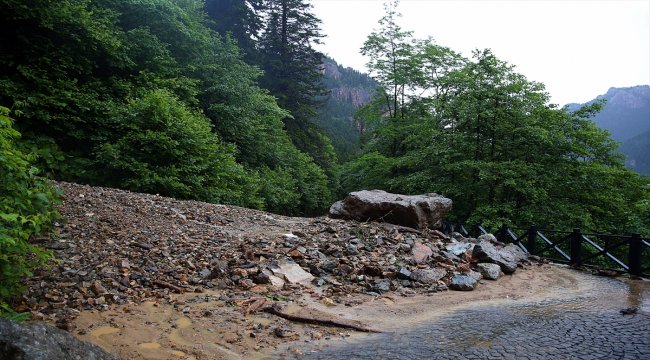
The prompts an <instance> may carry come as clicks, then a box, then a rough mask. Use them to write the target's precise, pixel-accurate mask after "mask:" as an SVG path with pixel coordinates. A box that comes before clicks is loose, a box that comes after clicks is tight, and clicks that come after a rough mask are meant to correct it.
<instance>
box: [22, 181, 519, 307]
mask: <svg viewBox="0 0 650 360" xmlns="http://www.w3.org/2000/svg"><path fill="white" fill-rule="evenodd" d="M56 185H57V186H59V187H60V188H61V189H62V190H63V191H64V194H65V195H64V199H63V203H62V204H61V205H60V206H59V209H60V212H61V214H62V215H63V217H64V220H63V221H62V222H61V223H59V224H57V227H56V230H57V234H56V235H55V236H54V237H53V238H52V239H50V240H43V242H42V243H39V244H38V245H41V246H44V247H46V248H49V249H52V251H53V253H54V256H55V257H56V258H57V259H59V261H58V262H56V263H53V264H52V266H51V267H49V268H46V269H40V270H37V271H35V272H34V276H33V277H31V278H30V279H29V280H28V281H27V292H26V293H25V295H24V296H23V297H22V298H21V299H19V301H18V303H16V304H14V305H15V306H14V307H15V309H16V310H18V311H32V313H34V314H40V315H39V317H41V318H49V319H51V320H57V319H69V318H74V317H75V316H76V314H77V313H78V311H80V310H105V309H108V308H109V307H110V306H113V305H126V304H129V303H133V302H135V303H140V302H143V301H145V300H148V299H167V300H169V299H171V297H170V296H171V295H172V294H175V293H190V292H197V293H199V292H203V291H206V290H219V291H221V294H222V295H221V297H222V298H223V299H224V301H225V302H226V303H227V304H232V301H231V300H229V299H234V298H238V299H247V298H251V297H253V296H266V297H268V298H273V299H282V300H283V301H292V300H296V299H299V298H300V297H301V296H304V295H308V296H311V297H313V298H315V299H317V300H318V301H321V302H322V303H324V304H327V305H328V306H332V305H336V304H341V303H345V302H346V301H349V300H346V299H348V298H347V297H348V295H349V294H364V293H374V294H384V293H386V292H393V291H394V292H395V293H396V294H402V295H403V296H412V295H413V294H415V293H431V292H436V291H442V290H444V289H446V288H447V287H448V286H452V284H453V279H454V278H455V277H456V276H458V275H468V274H471V271H472V269H478V270H479V271H481V267H477V266H476V264H477V263H478V262H489V263H498V264H499V265H500V266H501V267H502V268H504V267H505V268H506V269H507V271H506V269H504V272H506V273H510V272H512V271H514V268H515V267H516V266H517V262H518V261H524V258H523V257H521V254H519V253H517V251H516V250H517V249H516V247H514V248H513V247H499V248H498V249H497V247H495V245H493V244H492V243H489V242H480V243H479V242H478V240H476V239H471V238H463V237H462V236H459V235H458V234H452V235H453V236H452V237H449V236H447V235H445V234H443V233H441V232H439V231H437V230H431V229H427V228H421V230H416V229H413V228H411V227H404V226H396V225H392V224H387V223H377V222H358V221H344V220H338V219H331V218H327V217H317V218H290V217H284V216H280V215H270V214H267V213H264V212H261V211H256V210H251V209H244V208H239V207H236V206H224V205H214V204H207V203H202V202H197V201H180V200H175V199H170V198H165V197H161V196H157V195H147V194H136V193H131V192H127V191H121V190H115V189H108V188H101V187H89V186H83V185H77V184H71V183H64V182H60V183H56ZM443 199H444V198H443ZM440 201H442V203H445V201H443V200H440ZM90 213H92V214H93V215H92V216H88V214H90ZM456 239H459V240H461V241H462V243H458V242H456V241H457V240H456ZM486 244H487V245H486ZM472 246H474V249H473V250H471V247H472ZM461 250H462V251H461ZM481 251H482V252H481ZM486 251H487V252H486ZM452 253H453V254H452ZM454 254H457V255H454ZM494 254H497V255H498V256H497V255H494ZM524 257H525V254H524ZM506 260H507V261H506ZM503 264H505V265H506V266H504V265H503ZM511 270H512V271H511ZM486 278H489V277H488V276H486ZM169 301H171V300H169Z"/></svg>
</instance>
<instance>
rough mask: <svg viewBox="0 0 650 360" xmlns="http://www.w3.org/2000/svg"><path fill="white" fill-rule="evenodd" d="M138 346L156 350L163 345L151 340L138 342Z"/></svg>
mask: <svg viewBox="0 0 650 360" xmlns="http://www.w3.org/2000/svg"><path fill="white" fill-rule="evenodd" d="M138 347H140V348H142V349H147V350H155V349H160V347H161V345H160V344H158V343H155V342H149V343H142V344H138ZM183 355H185V354H183Z"/></svg>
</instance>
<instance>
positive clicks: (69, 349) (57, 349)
mask: <svg viewBox="0 0 650 360" xmlns="http://www.w3.org/2000/svg"><path fill="white" fill-rule="evenodd" d="M0 359H5V360H18V359H20V360H27V359H34V360H36V359H38V360H59V359H89V360H95V359H97V360H103V359H106V360H109V359H110V360H117V359H118V358H117V357H116V356H113V355H111V354H109V353H107V352H105V351H104V350H102V349H101V348H100V347H99V346H97V345H94V344H90V343H87V342H83V341H81V340H78V339H77V338H75V337H74V336H72V335H71V334H70V333H68V332H66V331H63V330H60V329H57V328H54V327H51V326H48V325H45V324H41V323H23V324H18V323H15V322H13V321H9V320H4V319H2V318H0Z"/></svg>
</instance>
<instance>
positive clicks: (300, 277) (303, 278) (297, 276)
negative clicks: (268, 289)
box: [270, 261, 314, 285]
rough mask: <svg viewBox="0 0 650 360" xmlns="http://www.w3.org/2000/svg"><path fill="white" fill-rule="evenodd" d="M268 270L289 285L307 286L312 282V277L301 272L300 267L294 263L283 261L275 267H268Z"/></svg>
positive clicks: (305, 272)
mask: <svg viewBox="0 0 650 360" xmlns="http://www.w3.org/2000/svg"><path fill="white" fill-rule="evenodd" d="M270 269H271V271H273V274H274V275H275V276H277V277H279V278H284V279H285V280H286V281H288V282H289V283H291V284H305V285H307V284H309V283H311V281H312V280H314V275H312V274H310V273H309V272H307V271H305V270H303V268H301V267H300V265H298V264H296V263H294V262H289V261H283V262H280V263H278V264H277V266H272V267H270ZM274 285H275V284H274Z"/></svg>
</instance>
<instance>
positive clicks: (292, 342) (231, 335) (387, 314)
mask: <svg viewBox="0 0 650 360" xmlns="http://www.w3.org/2000/svg"><path fill="white" fill-rule="evenodd" d="M567 289H569V290H567ZM584 290H585V289H583V288H582V287H581V285H580V283H579V282H578V281H577V280H576V278H575V276H574V273H573V272H572V271H569V270H567V269H564V268H562V267H558V266H554V265H540V266H534V267H531V268H529V269H527V270H525V271H519V272H517V273H515V274H513V275H511V276H505V277H502V278H501V279H499V280H497V281H490V282H489V283H488V282H485V284H482V286H479V287H477V289H476V290H474V291H472V292H454V291H447V292H439V293H435V294H431V295H428V296H427V295H417V296H413V297H402V296H395V295H389V294H386V295H383V296H369V295H363V294H357V295H353V297H354V300H356V301H352V302H349V303H358V305H355V306H345V305H337V306H328V305H327V304H323V303H322V302H319V301H318V300H317V299H315V298H313V297H311V296H303V297H302V298H301V299H300V300H298V301H294V302H291V303H289V305H288V306H287V307H286V308H285V309H284V311H285V312H288V313H292V314H298V315H303V316H305V317H313V318H322V319H339V320H347V321H349V322H350V323H356V324H360V325H366V326H368V327H370V328H373V329H377V330H380V331H392V330H396V329H399V328H406V327H410V326H415V325H417V324H419V323H422V322H426V321H430V320H432V319H434V318H436V317H440V316H443V315H445V314H447V313H449V312H452V311H454V310H457V309H459V308H462V307H467V306H472V305H473V304H479V303H480V304H487V303H490V304H491V303H494V304H498V303H504V302H512V301H518V300H524V299H526V300H530V299H542V298H553V297H557V296H560V295H562V296H568V295H571V293H575V294H578V293H580V292H581V291H584ZM219 297H220V294H219V292H218V291H210V292H205V293H201V294H193V293H192V294H182V295H172V299H171V300H172V301H171V302H170V301H146V302H144V303H142V304H130V305H124V306H115V307H112V308H111V309H109V310H107V311H82V312H81V313H80V314H79V316H78V317H77V318H76V319H75V325H76V328H77V330H75V335H77V336H78V337H79V338H81V339H83V340H87V341H90V342H93V343H95V344H98V345H99V346H101V347H102V348H104V349H105V350H107V351H109V352H111V353H113V354H116V355H119V356H120V357H122V358H124V359H255V358H278V357H282V356H283V354H284V355H291V356H293V355H300V353H301V348H302V347H303V346H304V345H305V344H311V345H330V344H335V343H337V342H339V341H342V340H344V339H348V338H354V337H355V336H362V334H363V333H359V332H355V331H351V330H345V329H339V328H333V327H325V326H317V325H306V324H300V323H295V322H290V321H288V320H284V319H281V318H278V317H277V316H274V315H271V314H267V313H256V314H252V315H249V316H245V315H244V312H243V309H244V308H243V307H241V306H238V305H237V304H236V303H235V304H230V305H229V304H227V303H226V302H224V301H221V300H219ZM172 304H173V305H172ZM330 305H331V304H330ZM278 329H279V330H278Z"/></svg>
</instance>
